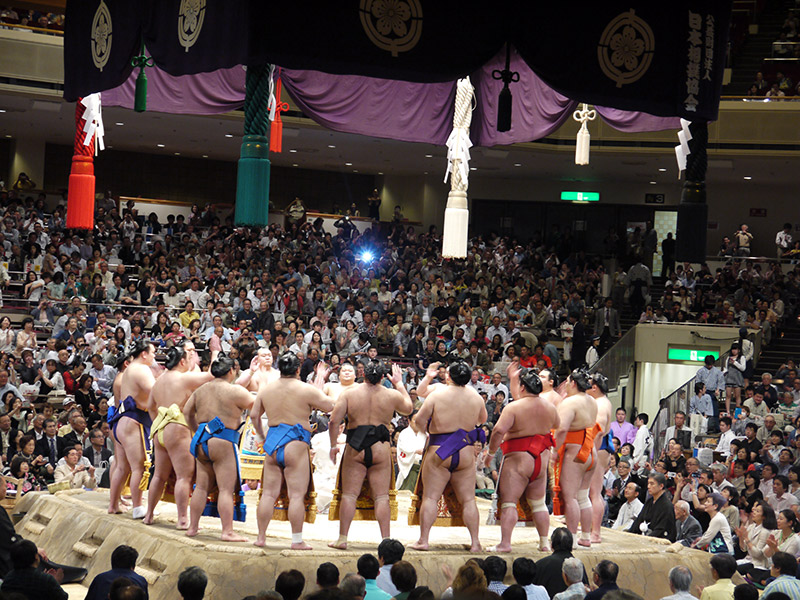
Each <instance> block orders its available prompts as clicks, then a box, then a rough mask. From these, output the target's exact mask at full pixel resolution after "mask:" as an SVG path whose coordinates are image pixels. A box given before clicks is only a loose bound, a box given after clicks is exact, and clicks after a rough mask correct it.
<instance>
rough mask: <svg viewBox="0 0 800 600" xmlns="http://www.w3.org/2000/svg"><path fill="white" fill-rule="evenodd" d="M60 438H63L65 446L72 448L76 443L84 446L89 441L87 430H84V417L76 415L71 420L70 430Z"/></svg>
mask: <svg viewBox="0 0 800 600" xmlns="http://www.w3.org/2000/svg"><path fill="white" fill-rule="evenodd" d="M62 439H63V440H64V444H65V446H66V447H68V448H72V447H73V446H75V445H76V444H80V445H81V447H83V446H85V445H86V443H87V442H88V441H89V432H88V431H86V419H85V418H83V417H82V416H80V415H77V416H76V417H75V418H74V419H73V420H72V431H70V432H69V433H68V434H66V435H65V436H64V437H63V438H62ZM42 456H44V455H42Z"/></svg>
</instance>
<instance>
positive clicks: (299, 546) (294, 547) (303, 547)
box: [291, 542, 314, 550]
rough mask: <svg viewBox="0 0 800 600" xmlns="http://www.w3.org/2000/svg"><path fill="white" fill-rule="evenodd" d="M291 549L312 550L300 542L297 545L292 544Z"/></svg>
mask: <svg viewBox="0 0 800 600" xmlns="http://www.w3.org/2000/svg"><path fill="white" fill-rule="evenodd" d="M291 548H292V550H313V549H314V548H312V547H311V546H309V545H308V544H306V543H305V542H300V543H299V544H292V545H291Z"/></svg>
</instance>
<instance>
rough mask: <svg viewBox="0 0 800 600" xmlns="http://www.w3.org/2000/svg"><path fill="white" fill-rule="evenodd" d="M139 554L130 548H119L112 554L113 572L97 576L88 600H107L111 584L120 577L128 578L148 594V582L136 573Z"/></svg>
mask: <svg viewBox="0 0 800 600" xmlns="http://www.w3.org/2000/svg"><path fill="white" fill-rule="evenodd" d="M138 558H139V553H138V552H137V551H136V549H135V548H131V547H130V546H124V545H123V546H117V547H116V548H114V551H113V552H112V553H111V570H110V571H105V572H104V573H100V574H99V575H96V576H95V578H94V579H93V580H92V583H91V585H89V591H88V592H87V593H86V600H106V598H108V592H109V591H110V589H111V583H112V582H113V581H114V580H115V579H117V578H118V577H127V578H128V579H129V580H130V581H131V582H132V584H133V585H137V586H139V587H140V588H142V589H143V590H144V591H145V592H147V580H146V579H145V578H144V577H142V576H141V575H139V574H138V573H136V572H135V571H134V568H135V567H136V560H137V559H138Z"/></svg>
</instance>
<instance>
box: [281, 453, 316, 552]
mask: <svg viewBox="0 0 800 600" xmlns="http://www.w3.org/2000/svg"><path fill="white" fill-rule="evenodd" d="M284 461H285V462H286V468H284V470H283V476H284V477H285V478H286V493H287V494H288V495H289V510H288V511H287V513H288V516H289V524H290V525H291V526H292V546H291V548H292V550H311V549H312V548H311V546H309V545H308V544H306V543H305V542H303V537H302V536H303V521H304V520H305V516H306V504H305V498H306V493H307V492H308V482H309V479H311V467H310V465H309V464H308V444H306V443H305V442H298V441H294V442H289V443H288V444H287V445H286V448H285V450H284Z"/></svg>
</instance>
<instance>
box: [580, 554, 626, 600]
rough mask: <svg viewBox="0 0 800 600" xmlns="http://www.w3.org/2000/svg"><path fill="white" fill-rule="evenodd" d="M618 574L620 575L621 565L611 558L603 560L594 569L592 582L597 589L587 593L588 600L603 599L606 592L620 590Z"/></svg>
mask: <svg viewBox="0 0 800 600" xmlns="http://www.w3.org/2000/svg"><path fill="white" fill-rule="evenodd" d="M617 575H619V565H617V563H614V562H611V561H610V560H601V561H600V562H599V563H597V565H596V566H595V567H594V569H592V583H594V585H596V586H597V588H596V589H594V590H592V591H591V592H589V593H588V594H586V600H601V599H602V598H605V597H606V594H607V593H609V592H611V591H613V590H618V589H619V586H618V585H617Z"/></svg>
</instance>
